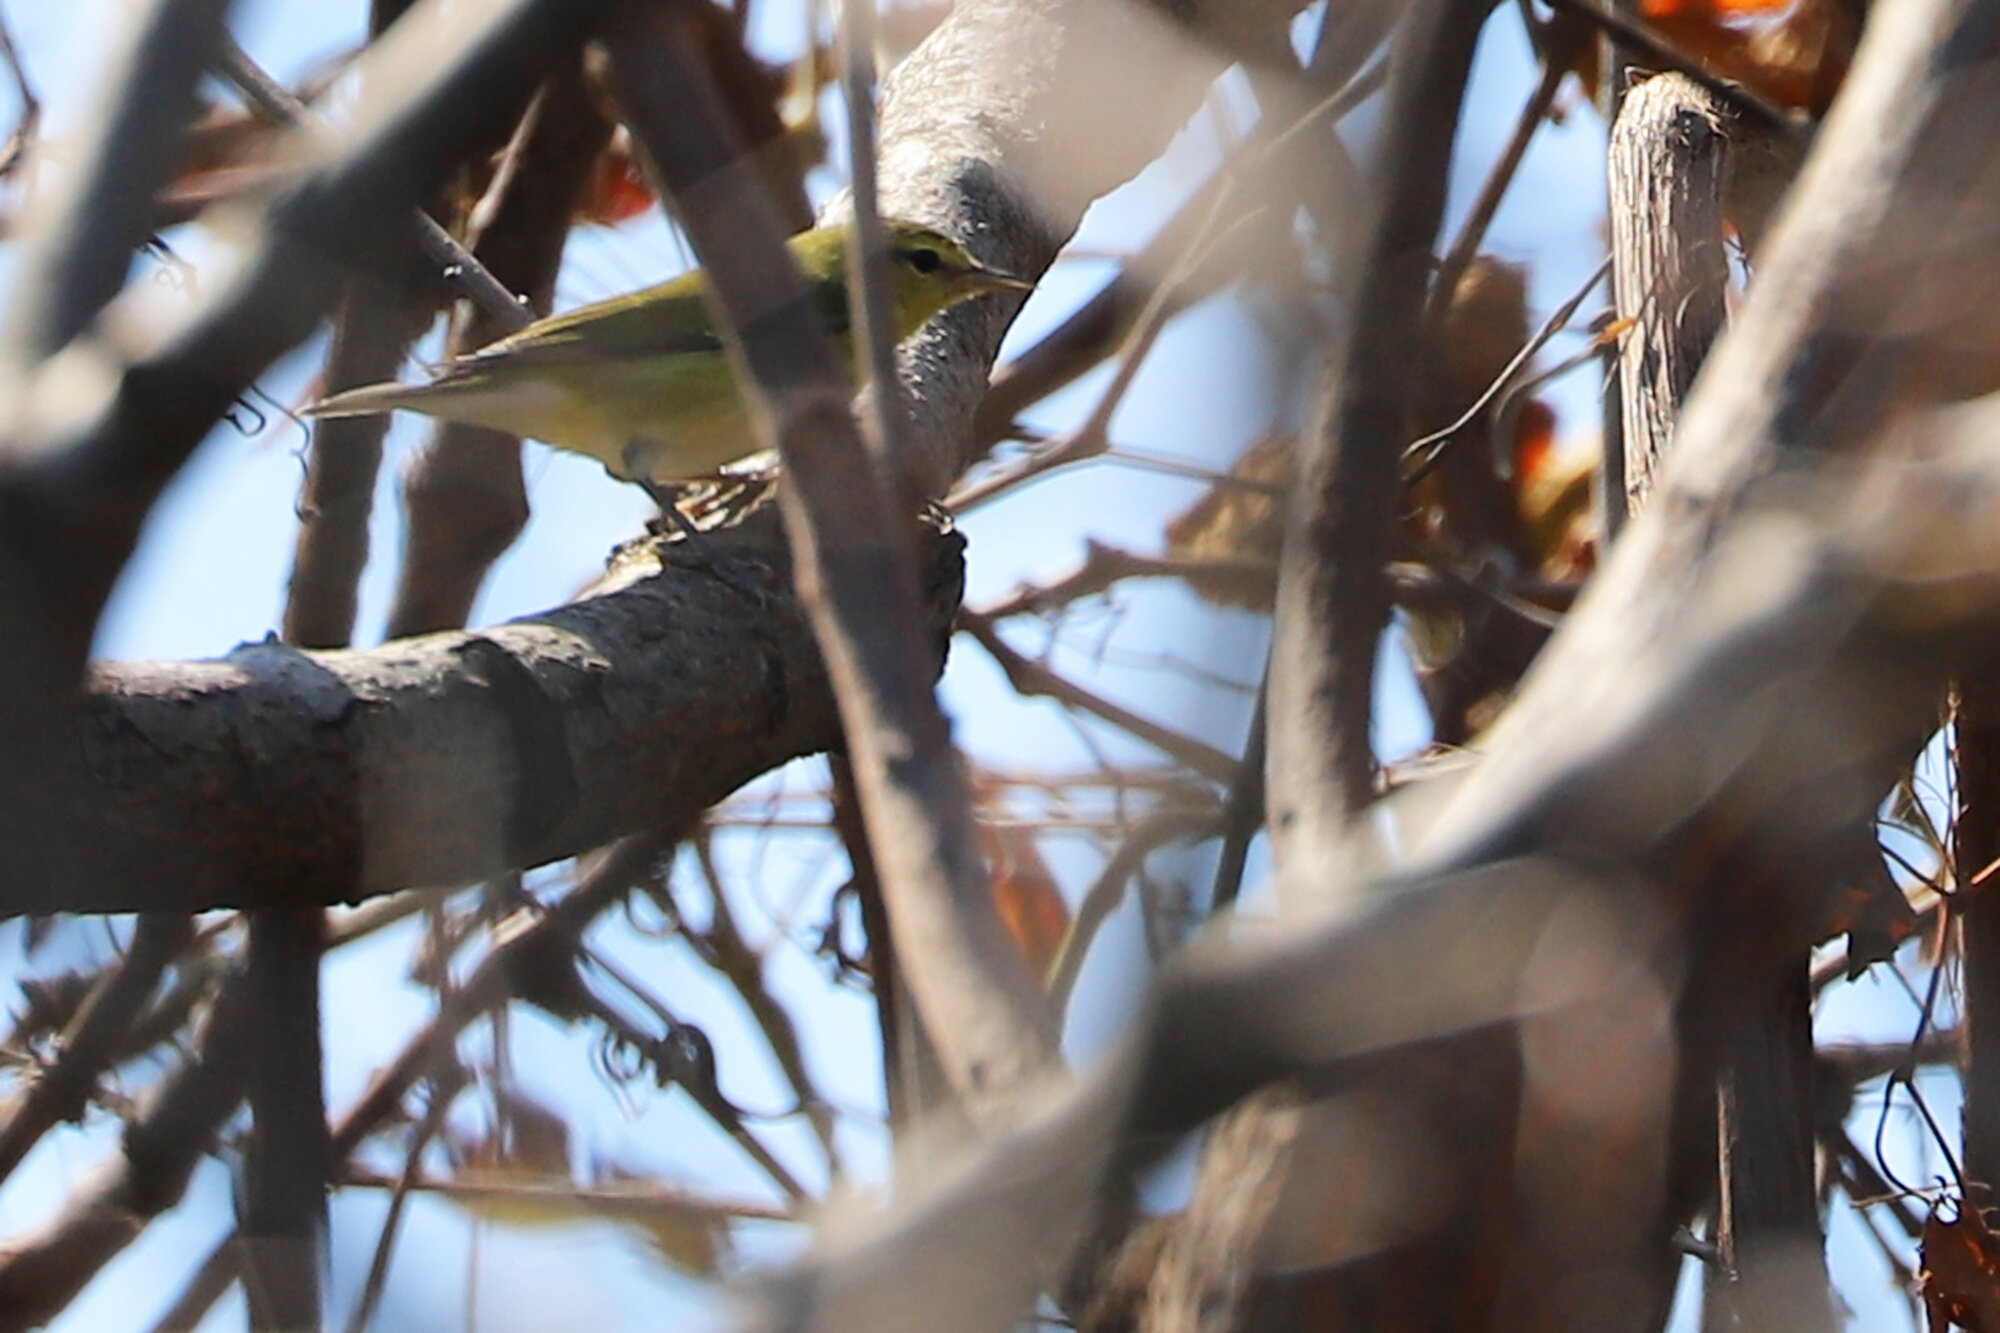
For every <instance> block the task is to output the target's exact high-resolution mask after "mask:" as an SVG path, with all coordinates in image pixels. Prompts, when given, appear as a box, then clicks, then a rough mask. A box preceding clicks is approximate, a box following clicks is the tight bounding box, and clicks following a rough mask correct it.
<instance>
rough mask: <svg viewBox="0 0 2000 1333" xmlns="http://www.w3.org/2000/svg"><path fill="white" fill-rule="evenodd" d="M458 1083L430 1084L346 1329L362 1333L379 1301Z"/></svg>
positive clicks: (448, 1078) (451, 1080)
mask: <svg viewBox="0 0 2000 1333" xmlns="http://www.w3.org/2000/svg"><path fill="white" fill-rule="evenodd" d="M459 1083H460V1080H459V1079H458V1078H456V1077H452V1076H449V1075H447V1076H446V1077H443V1078H440V1079H438V1080H436V1081H434V1082H433V1083H432V1084H431V1095H430V1103H429V1105H427V1106H426V1107H425V1108H424V1118H423V1119H422V1120H421V1121H419V1122H418V1124H417V1130H416V1133H414V1134H412V1135H411V1136H410V1146H409V1148H408V1150H407V1151H406V1152H405V1154H404V1157H403V1173H402V1175H400V1176H398V1177H397V1179H396V1182H395V1186H394V1189H393V1192H392V1193H391V1194H390V1195H389V1215H388V1216H387V1217H385V1218H383V1219H382V1230H381V1233H380V1234H379V1235H378V1236H376V1238H375V1253H374V1254H373V1255H372V1256H371V1257H370V1258H369V1260H368V1276H367V1278H366V1279H365V1280H364V1281H363V1282H362V1284H361V1295H360V1297H359V1298H357V1299H356V1300H355V1302H354V1310H353V1312H352V1313H351V1314H349V1315H348V1317H347V1333H363V1330H364V1329H366V1328H367V1327H368V1325H369V1322H370V1321H371V1320H373V1319H374V1317H375V1309H376V1307H377V1306H378V1305H380V1304H381V1302H382V1292H383V1291H384V1289H386V1288H387V1287H388V1285H389V1260H390V1259H391V1258H393V1257H394V1256H395V1253H396V1236H397V1233H398V1232H400V1231H401V1230H402V1225H403V1210H404V1208H405V1207H406V1206H407V1205H408V1203H409V1199H410V1191H411V1190H412V1189H414V1188H416V1186H417V1182H418V1180H419V1178H420V1177H421V1175H422V1173H423V1161H424V1149H426V1148H428V1147H429V1146H430V1142H431V1140H432V1139H434V1138H436V1137H437V1133H438V1131H439V1130H440V1129H442V1128H443V1127H444V1118H445V1115H446V1113H447V1112H449V1111H450V1110H451V1103H452V1098H453V1097H454V1096H455V1095H456V1094H457V1092H458V1087H459ZM341 1183H342V1184H348V1183H353V1182H352V1180H351V1178H343V1180H342V1181H341Z"/></svg>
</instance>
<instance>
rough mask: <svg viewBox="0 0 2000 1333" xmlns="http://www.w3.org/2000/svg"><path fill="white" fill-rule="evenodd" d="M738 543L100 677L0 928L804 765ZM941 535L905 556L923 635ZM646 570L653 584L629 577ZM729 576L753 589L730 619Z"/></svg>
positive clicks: (641, 804)
mask: <svg viewBox="0 0 2000 1333" xmlns="http://www.w3.org/2000/svg"><path fill="white" fill-rule="evenodd" d="M754 541H755V538H754V537H753V536H751V535H749V534H746V535H745V536H744V537H743V538H742V539H741V543H742V544H740V545H732V544H731V541H730V539H729V538H727V537H724V536H721V535H717V536H715V537H713V538H711V540H710V541H709V543H707V544H708V545H709V546H710V547H711V551H710V552H709V553H707V554H701V555H696V556H693V557H689V556H687V555H685V554H683V553H681V551H680V549H679V547H678V546H677V545H673V544H669V545H668V546H667V547H666V549H665V550H664V551H661V550H659V549H657V548H635V549H634V550H633V551H632V552H629V553H628V555H629V561H628V568H627V570H626V576H627V577H636V578H637V581H636V582H633V583H631V584H630V585H629V586H625V587H622V588H619V589H617V590H614V591H612V592H608V593H606V594H604V595H601V596H598V597H594V598H590V599H588V600H585V601H583V602H579V603H576V604H574V605H572V606H568V607H564V608H562V609H560V610H557V611H554V612H550V613H549V614H547V615H545V616H541V617H536V618H532V619H529V620H523V621H518V622H515V623H513V624H511V625H506V626H501V627H498V628H495V629H491V630H487V631H483V632H481V633H477V634H447V635H435V636H432V637H429V638H424V639H415V640H405V641H400V642H397V643H392V644H389V645H386V646H384V647H381V648H378V649H374V650H371V651H368V652H332V653H307V652H302V651H299V650H296V649H291V648H286V647H282V646H280V645H277V644H255V645H248V646H245V647H243V648H240V649H238V650H237V652H236V653H234V654H232V655H231V656H230V657H228V658H225V659H222V660H220V661H214V662H195V663H123V664H106V665H104V666H101V667H99V668H98V669H97V671H96V675H95V677H94V683H93V690H92V693H91V694H90V695H89V696H88V697H87V698H86V700H85V701H84V704H83V706H82V709H81V711H80V713H79V714H77V715H76V716H75V718H74V720H73V721H72V724H71V725H72V730H71V731H69V732H68V733H67V740H66V742H65V743H66V745H67V746H69V747H70V748H71V749H72V750H73V752H75V753H77V754H80V755H81V756H82V757H83V766H84V769H85V772H84V773H83V775H82V776H81V778H80V779H79V781H80V783H81V784H82V785H81V787H80V790H81V791H82V792H83V793H84V794H83V795H82V796H81V797H80V798H79V801H78V805H77V807H76V808H75V809H74V810H73V811H72V812H70V814H69V816H68V817H69V818H71V819H73V820H74V821H75V827H77V828H78V829H79V830H80V833H79V836H80V838H81V840H82V844H83V847H84V848H85V850H87V852H88V853H89V857H88V859H87V860H86V861H85V862H84V863H83V865H82V867H81V874H80V877H79V878H78V879H77V880H76V881H74V882H72V883H71V884H69V885H66V886H61V885H43V884H22V883H14V884H11V885H10V886H9V890H10V891H9V892H8V893H7V894H6V895H4V896H0V912H7V913H18V912H29V911H56V910H67V911H134V910H153V909H156V908H157V909H173V910H183V911H194V910H198V909H202V908H206V907H210V906H215V905H217V904H229V905H236V906H257V905H276V904H278V903H291V904H308V903H314V904H321V905H325V904H332V903H336V902H345V901H353V900H355V899H358V898H362V897H366V896H369V895H372V894H376V893H385V892H390V891H393V890H396V889H400V888H405V887H408V886H410V885H443V884H461V883H466V882H469V881H472V880H476V879H479V878H482V877H484V876H487V875H491V874H496V873H498V872H500V871H502V870H506V869H510V868H517V867H523V866H529V865H539V864H542V863H544V862H547V861H550V860H554V859H557V858H559V857H562V856H568V855H574V854H576V853H578V852H581V851H585V850H588V849H589V848H592V847H596V846H599V845H601V844H603V843H604V842H606V841H608V840H610V839H611V838H613V837H616V836H618V835H619V834H621V833H625V832H630V831H633V830H637V829H642V828H649V827H652V826H653V825H655V824H656V823H658V822H659V820H660V819H661V818H663V817H664V816H667V815H671V814H672V813H673V812H674V811H677V810H678V811H683V812H685V813H688V814H692V813H693V812H695V811H697V810H700V809H702V808H705V807H706V806H708V805H711V804H713V803H714V802H715V801H718V800H720V799H722V798H723V797H724V796H726V795H728V794H729V793H730V792H731V791H733V790H734V789H735V788H736V787H738V786H740V785H741V784H742V783H744V782H747V781H748V780H749V779H751V778H752V777H755V776H756V775H757V774H759V773H762V772H764V771H766V770H767V769H769V768H772V767H774V766H776V765H777V764H780V763H783V762H784V761H785V760H787V759H791V758H795V757H797V756H799V755H802V754H810V753H814V752H817V751H819V750H823V749H825V748H827V747H828V746H829V745H832V744H834V743H835V742H836V740H837V738H838V735H839V730H838V725H837V722H836V719H835V713H834V707H833V702H832V698H831V692H830V689H829V687H828V685H827V681H826V675H825V668H824V667H823V665H822V664H821V661H820V657H819V653H818V650H817V649H816V648H815V646H814V644H813V641H812V637H811V632H810V630H809V628H808V626H807V624H806V620H805V615H804V612H803V611H802V610H801V609H800V608H799V607H798V605H797V603H796V602H795V601H794V600H793V599H792V598H791V597H790V595H789V594H788V593H787V592H786V591H785V587H786V582H787V576H788V565H787V562H786V561H785V560H784V559H783V558H782V557H780V556H777V555H773V554H770V553H769V552H768V551H767V550H764V549H762V548H760V547H758V546H757V545H754V544H752V543H754ZM962 545H963V543H962V540H961V539H959V538H957V537H955V536H954V537H950V538H936V539H933V540H932V541H930V542H929V543H927V545H926V550H925V559H926V564H925V570H924V575H925V578H926V581H927V583H928V585H929V589H930V591H929V594H928V598H929V600H928V603H927V604H928V605H929V607H930V608H931V609H930V610H929V612H928V613H927V614H928V617H929V628H928V632H929V633H930V634H931V635H934V636H935V635H938V634H940V633H941V630H942V626H943V625H944V624H946V623H948V622H947V617H948V616H949V615H950V611H951V608H952V607H953V606H954V605H955V604H956V601H957V589H958V581H959V578H960V577H961V574H962V565H961V558H960V552H961V550H962ZM710 558H723V559H728V560H730V561H731V562H732V563H734V564H735V565H736V566H737V574H738V577H734V578H718V577H716V575H715V573H714V571H713V569H712V567H710V566H708V565H707V563H706V562H707V561H708V560H709V559H710ZM657 559H664V561H665V562H666V563H667V564H669V565H671V566H672V568H671V569H670V570H669V571H668V572H666V573H664V574H659V575H657V576H654V577H640V576H641V575H643V574H645V573H646V572H648V570H649V569H651V568H654V567H655V566H652V565H649V563H648V562H649V561H653V560H657ZM754 585H762V586H766V587H769V588H770V589H771V592H770V596H769V599H768V601H766V602H765V603H764V604H762V605H761V606H758V607H755V608H754V612H755V614H750V613H749V612H748V611H746V607H745V605H744V591H743V590H744V588H745V587H746V586H754ZM932 641H933V642H937V640H936V639H935V638H933V640H932ZM935 663H936V659H935V658H933V659H932V667H931V668H930V669H931V670H932V671H933V672H934V671H935V670H936V665H935ZM276 773H283V774H285V775H286V780H285V781H284V782H282V783H280V782H274V781H273V780H272V775H273V774H276ZM196 829H199V830H201V836H200V837H199V838H196V837H193V836H191V833H190V831H191V830H196ZM260 886H261V889H260ZM260 892H264V893H269V894H271V895H273V896H272V897H270V898H265V899H261V900H257V901H252V900H251V895H256V894H259V893H260Z"/></svg>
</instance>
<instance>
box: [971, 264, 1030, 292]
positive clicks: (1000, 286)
mask: <svg viewBox="0 0 2000 1333" xmlns="http://www.w3.org/2000/svg"><path fill="white" fill-rule="evenodd" d="M965 285H966V286H968V287H970V288H971V289H972V290H973V291H975V292H1032V291H1033V290H1035V284H1034V283H1032V282H1029V281H1028V280H1027V279H1026V278H1017V277H1015V276H1014V275H1013V274H1011V273H1002V272H1000V271H999V270H998V269H991V268H982V269H978V270H975V271H974V272H971V273H968V274H966V275H965Z"/></svg>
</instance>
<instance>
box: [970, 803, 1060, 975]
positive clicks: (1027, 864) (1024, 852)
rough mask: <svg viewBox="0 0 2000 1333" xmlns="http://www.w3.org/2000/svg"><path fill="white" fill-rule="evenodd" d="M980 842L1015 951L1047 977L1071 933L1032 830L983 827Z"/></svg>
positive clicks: (997, 902)
mask: <svg viewBox="0 0 2000 1333" xmlns="http://www.w3.org/2000/svg"><path fill="white" fill-rule="evenodd" d="M979 833H980V839H981V841H983V842H984V843H985V844H986V859H987V861H988V862H989V863H990V864H991V865H992V867H993V905H994V906H995V907H997V908H998V909H999V910H1000V924H1002V925H1003V926H1005V927H1006V928H1007V935H1008V937H1009V938H1011V939H1012V940H1013V941H1014V947H1015V948H1016V949H1019V950H1020V951H1021V957H1022V958H1023V959H1024V960H1026V962H1027V964H1028V967H1029V969H1030V970H1031V971H1032V972H1033V973H1034V975H1035V976H1036V977H1046V976H1047V975H1048V974H1049V969H1050V968H1051V967H1053V966H1054V965H1055V960H1056V954H1057V953H1059V952H1060V951H1061V949H1062V942H1063V938H1064V937H1065V936H1066V935H1068V934H1069V921H1070V916H1069V903H1068V902H1066V901H1065V900H1064V899H1063V896H1062V890H1061V889H1060V888H1058V887H1057V885H1056V877H1055V875H1054V874H1052V873H1051V872H1050V870H1049V866H1048V862H1046V861H1044V860H1043V859H1042V853H1041V849H1040V848H1039V847H1037V846H1036V845H1035V832H1034V830H1033V829H1029V828H1023V827H1020V826H1019V825H1014V824H981V825H980V827H979Z"/></svg>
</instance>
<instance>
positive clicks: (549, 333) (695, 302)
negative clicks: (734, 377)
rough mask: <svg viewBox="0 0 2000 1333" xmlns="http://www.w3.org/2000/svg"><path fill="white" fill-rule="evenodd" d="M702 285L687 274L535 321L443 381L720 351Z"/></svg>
mask: <svg viewBox="0 0 2000 1333" xmlns="http://www.w3.org/2000/svg"><path fill="white" fill-rule="evenodd" d="M702 286H703V280H702V277H701V275H700V274H698V273H687V274H683V275H681V276H680V277H678V278H674V279H673V280H671V281H669V282H663V283H659V284H658V285H656V286H652V287H645V288H641V289H640V290H639V291H636V292H628V293H627V294H625V295H623V296H614V297H611V298H610V299H608V300H604V301H596V302H593V303H591V304H590V305H585V306H578V307H577V308H576V309H574V310H569V311H565V312H564V313H562V314H560V315H551V316H549V317H548V318H547V319H540V320H536V321H535V322H534V323H533V324H530V325H528V327H526V328H525V329H522V330H521V331H520V332H518V333H514V334H510V335H508V336H507V337H505V338H502V339H501V340H500V341H498V342H494V343H488V344H487V345H486V346H485V347H482V348H480V349H479V350H478V351H476V352H474V353H472V354H471V355H469V356H462V357H460V358H459V359H458V360H456V361H455V362H453V363H452V365H451V366H450V367H449V368H448V370H447V371H446V373H445V375H444V376H443V379H444V380H449V379H452V378H455V377H457V376H460V375H467V376H478V375H484V374H486V373H487V372H489V371H492V370H494V369H495V368H496V367H498V366H500V365H503V364H504V365H506V366H507V367H509V368H510V369H511V368H515V367H521V368H527V367H534V366H567V365H577V364H579V363H584V362H599V363H601V362H605V361H620V360H627V359H645V358H652V357H661V356H675V355H679V354H682V353H692V352H714V351H718V350H720V349H721V347H722V339H721V338H720V337H718V336H717V334H716V332H715V324H714V322H713V320H712V319H711V318H710V317H709V313H708V307H707V305H706V304H705V302H704V301H703V297H702ZM440 382H442V380H441V381H440Z"/></svg>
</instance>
